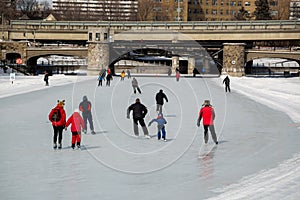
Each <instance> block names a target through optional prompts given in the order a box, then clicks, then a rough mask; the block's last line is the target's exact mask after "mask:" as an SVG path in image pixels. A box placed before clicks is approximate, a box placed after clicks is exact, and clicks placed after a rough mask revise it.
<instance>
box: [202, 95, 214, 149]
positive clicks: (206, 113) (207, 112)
mask: <svg viewBox="0 0 300 200" xmlns="http://www.w3.org/2000/svg"><path fill="white" fill-rule="evenodd" d="M202 106H203V107H202V108H201V110H200V112H199V117H198V120H197V126H198V127H199V126H200V121H201V119H202V118H203V127H204V142H205V144H207V142H208V129H209V131H210V133H211V136H212V138H213V140H214V142H215V143H216V144H218V140H217V136H216V132H215V126H214V119H215V111H214V109H213V108H212V105H211V104H210V101H209V100H205V101H204V104H203V105H202Z"/></svg>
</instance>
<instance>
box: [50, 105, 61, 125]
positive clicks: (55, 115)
mask: <svg viewBox="0 0 300 200" xmlns="http://www.w3.org/2000/svg"><path fill="white" fill-rule="evenodd" d="M51 119H52V121H54V122H58V121H59V120H60V119H61V113H60V110H59V109H57V108H53V109H52V117H51Z"/></svg>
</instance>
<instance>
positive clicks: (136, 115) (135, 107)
mask: <svg viewBox="0 0 300 200" xmlns="http://www.w3.org/2000/svg"><path fill="white" fill-rule="evenodd" d="M130 111H132V117H133V131H134V135H135V136H139V129H138V122H139V124H140V125H141V126H142V129H143V132H144V135H145V138H147V139H150V136H149V133H148V129H147V127H146V125H145V121H144V118H145V116H146V114H147V112H148V110H147V108H146V106H144V105H143V104H142V103H141V102H140V99H139V98H137V99H136V100H135V103H134V104H131V105H130V106H129V107H128V109H127V118H128V119H130V116H129V115H130Z"/></svg>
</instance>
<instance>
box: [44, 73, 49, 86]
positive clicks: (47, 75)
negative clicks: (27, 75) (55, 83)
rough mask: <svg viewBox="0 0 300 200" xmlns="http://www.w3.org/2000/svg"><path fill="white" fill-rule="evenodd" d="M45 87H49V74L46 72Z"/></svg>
mask: <svg viewBox="0 0 300 200" xmlns="http://www.w3.org/2000/svg"><path fill="white" fill-rule="evenodd" d="M44 81H45V86H49V73H48V72H47V71H46V72H45V75H44Z"/></svg>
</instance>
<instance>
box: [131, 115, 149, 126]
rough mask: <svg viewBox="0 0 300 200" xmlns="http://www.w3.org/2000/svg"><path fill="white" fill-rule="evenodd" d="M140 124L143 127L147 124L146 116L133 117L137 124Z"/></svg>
mask: <svg viewBox="0 0 300 200" xmlns="http://www.w3.org/2000/svg"><path fill="white" fill-rule="evenodd" d="M138 122H139V124H140V125H141V126H142V127H143V126H146V124H145V121H144V118H141V117H140V118H133V123H135V124H136V125H137V124H138Z"/></svg>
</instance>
